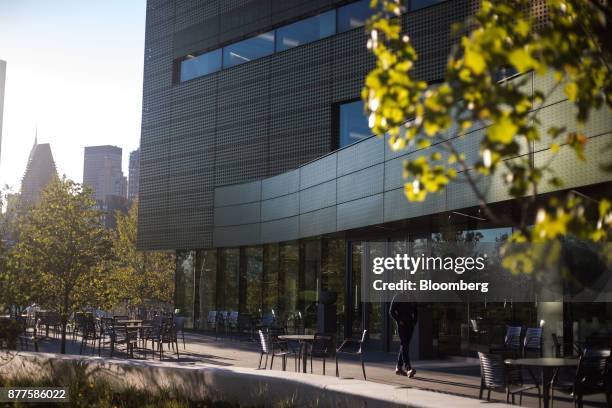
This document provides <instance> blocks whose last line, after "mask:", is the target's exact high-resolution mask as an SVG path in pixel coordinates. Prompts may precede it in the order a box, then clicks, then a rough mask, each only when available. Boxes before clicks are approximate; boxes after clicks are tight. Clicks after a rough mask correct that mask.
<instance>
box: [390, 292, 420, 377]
mask: <svg viewBox="0 0 612 408" xmlns="http://www.w3.org/2000/svg"><path fill="white" fill-rule="evenodd" d="M389 314H391V317H392V318H393V320H395V323H396V324H397V334H398V336H399V338H400V349H399V353H398V355H397V366H396V367H395V374H397V375H404V376H406V375H407V376H408V377H410V378H412V377H414V375H415V374H416V370H415V369H413V368H412V366H411V365H410V351H409V346H410V338H411V337H412V333H413V331H414V327H415V326H416V323H417V320H418V318H419V317H418V307H417V304H416V303H415V302H411V301H410V299H409V298H408V295H407V294H406V292H398V293H397V294H396V295H395V296H394V297H393V300H392V301H391V307H390V308H389Z"/></svg>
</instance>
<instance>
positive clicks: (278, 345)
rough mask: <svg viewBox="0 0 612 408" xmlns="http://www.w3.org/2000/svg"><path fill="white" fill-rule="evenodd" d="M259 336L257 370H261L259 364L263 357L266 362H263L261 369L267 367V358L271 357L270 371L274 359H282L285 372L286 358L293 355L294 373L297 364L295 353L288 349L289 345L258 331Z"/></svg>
mask: <svg viewBox="0 0 612 408" xmlns="http://www.w3.org/2000/svg"><path fill="white" fill-rule="evenodd" d="M258 334H259V345H260V347H261V349H260V352H259V364H258V365H257V369H261V368H262V367H261V362H262V360H263V356H264V355H265V356H266V361H265V362H264V366H263V368H264V369H266V368H267V366H268V356H272V359H271V361H270V370H271V369H272V367H273V366H274V357H281V358H282V369H283V371H285V370H286V369H287V357H288V356H291V355H293V357H294V361H295V371H297V369H298V363H297V353H295V352H294V351H292V350H291V349H290V348H289V344H288V342H286V341H281V340H278V339H275V338H273V337H272V336H270V334H269V333H264V332H263V331H262V330H258Z"/></svg>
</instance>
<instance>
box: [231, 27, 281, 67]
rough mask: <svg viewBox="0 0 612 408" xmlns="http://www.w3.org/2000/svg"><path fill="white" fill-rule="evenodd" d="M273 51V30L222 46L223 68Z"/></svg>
mask: <svg viewBox="0 0 612 408" xmlns="http://www.w3.org/2000/svg"><path fill="white" fill-rule="evenodd" d="M273 52H274V31H270V32H268V33H264V34H260V35H258V36H257V37H253V38H249V39H248V40H244V41H240V42H238V43H236V44H232V45H228V46H227V47H224V48H223V68H229V67H233V66H234V65H239V64H242V63H244V62H249V61H251V60H254V59H257V58H261V57H265V56H266V55H270V54H272V53H273Z"/></svg>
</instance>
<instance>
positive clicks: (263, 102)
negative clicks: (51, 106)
mask: <svg viewBox="0 0 612 408" xmlns="http://www.w3.org/2000/svg"><path fill="white" fill-rule="evenodd" d="M343 3H346V1H337V0H336V1H334V0H313V1H303V0H291V1H288V0H283V1H281V0H252V1H246V0H234V1H227V0H223V1H215V0H213V1H201V0H149V1H148V4H147V23H146V30H147V31H146V44H145V47H146V51H145V67H144V91H143V92H144V96H143V121H142V138H141V154H142V156H141V182H140V214H139V217H140V219H139V234H138V244H139V246H140V248H142V249H193V248H207V247H211V246H212V244H213V242H212V236H213V234H212V233H213V201H214V189H215V187H219V186H224V185H228V184H234V183H242V182H246V181H252V180H256V179H262V178H265V177H269V176H274V175H277V174H280V173H283V172H286V171H288V170H290V169H294V168H296V167H298V166H299V165H302V164H304V163H306V162H309V161H311V160H314V159H316V158H318V157H321V156H322V155H324V154H326V153H329V152H330V151H331V150H333V149H334V147H335V145H336V143H337V142H336V137H337V130H336V124H335V109H336V105H337V104H338V103H340V102H345V101H348V100H352V99H357V98H359V95H360V92H361V88H362V86H363V79H364V77H365V75H366V73H367V72H368V71H369V70H370V69H371V68H372V66H373V59H372V57H371V56H370V55H369V54H368V52H367V50H366V47H365V42H366V37H365V32H364V30H363V28H358V29H354V30H352V31H348V32H345V33H342V34H337V35H335V36H332V37H328V38H325V39H322V40H319V41H316V42H314V43H311V44H307V45H303V46H299V47H296V48H293V49H290V50H287V51H283V52H280V53H276V54H273V55H270V56H268V57H264V58H261V59H259V60H256V61H252V62H249V63H245V64H242V65H239V66H236V67H232V68H229V69H225V70H222V71H219V72H217V73H213V74H210V75H207V76H203V77H200V78H197V79H194V80H191V81H187V82H183V83H175V82H174V81H173V79H174V66H175V61H176V59H177V58H179V57H180V56H184V55H185V54H186V53H190V52H197V51H203V50H207V49H212V48H215V47H218V46H221V45H224V44H227V43H228V42H231V41H235V40H238V39H241V38H244V37H245V36H248V35H252V34H255V33H258V32H263V31H265V30H268V29H270V28H274V27H277V26H278V25H279V24H285V23H287V22H291V21H294V20H296V19H298V18H301V17H304V16H307V15H310V14H313V13H317V12H320V11H324V10H327V9H330V8H332V7H335V6H338V5H340V4H343ZM477 5H478V2H477V1H476V0H451V1H448V2H444V3H440V4H437V5H435V6H432V7H429V8H425V9H421V10H417V11H414V12H411V13H408V14H407V15H405V17H404V20H405V21H404V27H405V29H406V31H407V33H408V34H409V35H410V36H411V37H412V38H413V40H414V44H415V47H416V48H417V51H418V52H419V54H420V62H419V64H418V65H417V74H418V76H419V77H420V78H422V79H424V80H428V81H432V80H437V79H439V78H441V77H442V75H443V72H444V68H445V64H446V58H447V55H448V52H449V50H450V47H451V45H452V41H453V40H452V39H451V36H450V25H451V24H452V23H453V22H456V21H462V20H464V19H465V17H466V16H467V15H469V14H470V13H472V12H473V11H474V10H475V9H476V7H477Z"/></svg>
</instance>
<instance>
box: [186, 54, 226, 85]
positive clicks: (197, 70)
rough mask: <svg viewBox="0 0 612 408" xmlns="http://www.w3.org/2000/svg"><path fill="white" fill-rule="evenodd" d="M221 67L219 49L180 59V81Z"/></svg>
mask: <svg viewBox="0 0 612 408" xmlns="http://www.w3.org/2000/svg"><path fill="white" fill-rule="evenodd" d="M220 69H221V49H218V50H214V51H210V52H207V53H204V54H202V55H198V56H196V57H193V56H192V57H191V58H190V57H189V56H188V57H187V59H185V60H183V61H181V82H183V81H189V80H190V79H193V78H197V77H199V76H202V75H207V74H211V73H213V72H216V71H219V70H220Z"/></svg>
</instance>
